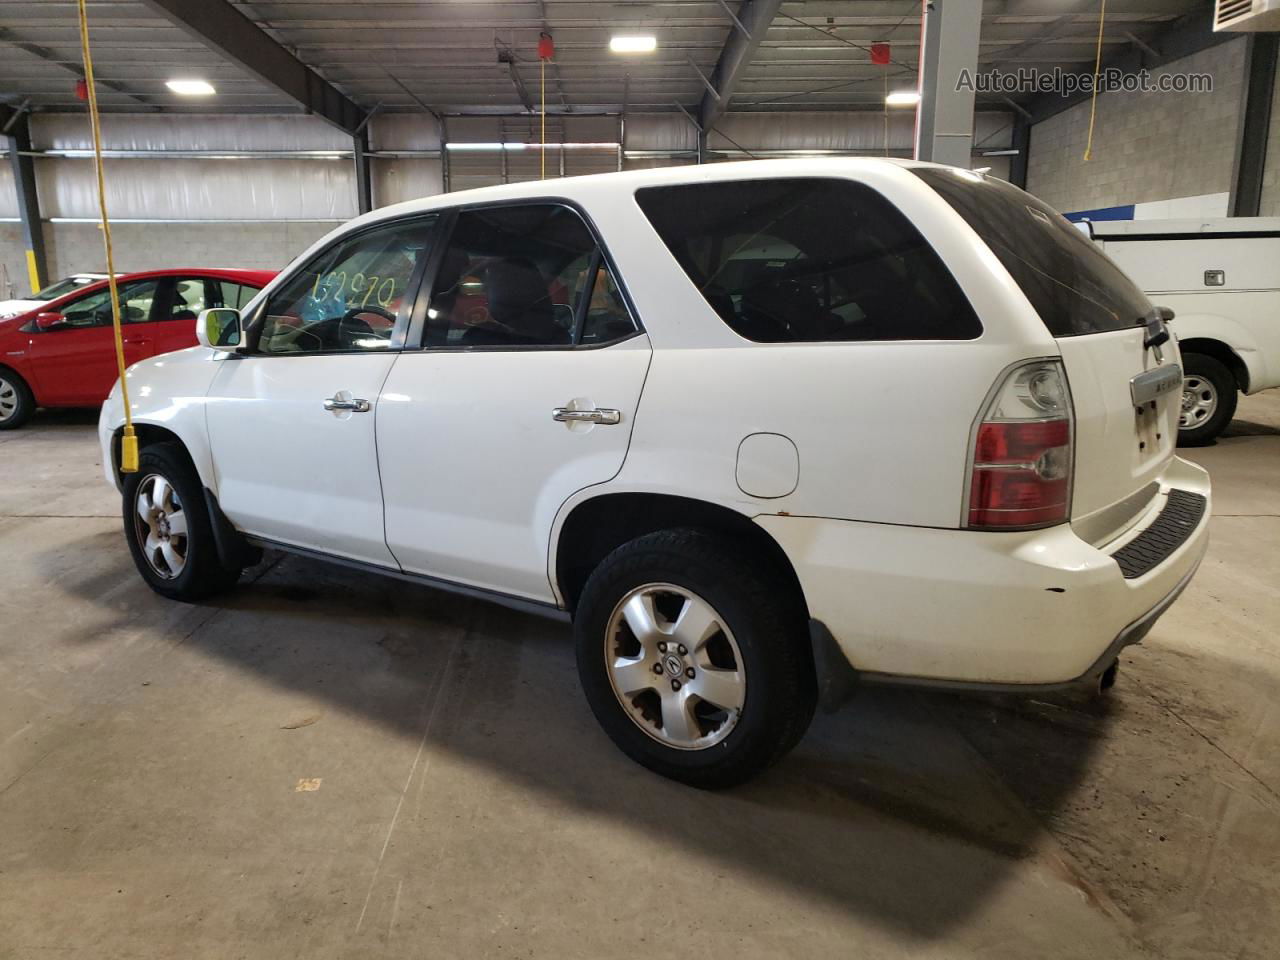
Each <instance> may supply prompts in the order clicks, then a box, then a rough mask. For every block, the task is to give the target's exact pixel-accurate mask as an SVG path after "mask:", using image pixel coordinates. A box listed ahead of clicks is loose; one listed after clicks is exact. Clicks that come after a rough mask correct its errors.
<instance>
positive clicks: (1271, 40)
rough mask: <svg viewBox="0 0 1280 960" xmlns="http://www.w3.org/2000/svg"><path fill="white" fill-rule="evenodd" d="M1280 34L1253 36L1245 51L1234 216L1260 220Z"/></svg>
mask: <svg viewBox="0 0 1280 960" xmlns="http://www.w3.org/2000/svg"><path fill="white" fill-rule="evenodd" d="M1278 52H1280V34H1276V33H1251V34H1249V46H1248V48H1247V50H1246V51H1245V64H1244V89H1243V91H1242V92H1241V105H1240V122H1239V124H1238V126H1237V128H1236V155H1235V164H1234V167H1233V170H1232V176H1231V203H1230V207H1229V209H1230V211H1231V216H1233V217H1256V216H1257V215H1258V212H1259V210H1260V209H1261V204H1262V175H1263V172H1264V169H1265V167H1266V162H1267V134H1268V132H1269V131H1270V129H1271V111H1272V109H1273V104H1272V102H1271V101H1272V100H1273V98H1274V95H1275V89H1276V57H1277V53H1278Z"/></svg>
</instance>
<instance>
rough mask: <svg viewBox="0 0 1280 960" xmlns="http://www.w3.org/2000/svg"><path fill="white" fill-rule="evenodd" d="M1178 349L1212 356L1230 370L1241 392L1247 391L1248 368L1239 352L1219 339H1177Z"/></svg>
mask: <svg viewBox="0 0 1280 960" xmlns="http://www.w3.org/2000/svg"><path fill="white" fill-rule="evenodd" d="M1178 349H1179V350H1180V351H1181V352H1183V353H1203V354H1204V355H1205V356H1207V357H1213V359H1215V360H1217V361H1218V362H1219V363H1221V364H1222V365H1223V366H1224V367H1226V368H1227V369H1228V370H1230V371H1231V376H1233V377H1235V380H1236V386H1238V387H1239V388H1240V391H1241V392H1242V393H1247V392H1248V391H1249V368H1248V367H1246V366H1245V364H1244V361H1243V360H1241V359H1240V356H1239V354H1237V353H1236V352H1235V351H1234V350H1232V349H1231V348H1230V347H1229V346H1227V345H1226V344H1225V343H1223V342H1222V341H1221V340H1211V339H1210V338H1208V337H1192V338H1191V339H1190V340H1179V341H1178Z"/></svg>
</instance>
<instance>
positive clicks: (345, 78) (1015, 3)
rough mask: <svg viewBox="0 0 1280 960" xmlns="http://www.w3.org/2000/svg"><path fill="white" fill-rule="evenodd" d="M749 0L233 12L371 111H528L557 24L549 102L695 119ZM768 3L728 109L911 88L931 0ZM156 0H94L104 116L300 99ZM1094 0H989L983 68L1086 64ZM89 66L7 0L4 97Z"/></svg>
mask: <svg viewBox="0 0 1280 960" xmlns="http://www.w3.org/2000/svg"><path fill="white" fill-rule="evenodd" d="M189 2H190V3H191V4H192V6H193V7H195V6H197V5H200V4H209V5H210V6H213V5H215V4H222V2H223V0H189ZM751 2H752V0H748V2H747V3H743V2H742V0H726V2H725V3H722V2H720V0H653V2H648V0H631V2H615V3H604V2H600V0H507V2H469V0H411V2H406V0H401V2H395V0H368V2H352V0H270V2H252V3H249V2H233V3H232V4H231V6H232V7H234V8H235V10H237V11H239V12H240V13H241V14H243V15H244V17H246V18H248V19H249V20H250V21H252V22H253V23H254V24H256V25H257V26H258V27H260V28H261V29H262V30H263V31H265V32H266V33H267V34H268V35H269V36H270V37H271V38H273V39H274V40H275V41H276V42H277V43H278V44H279V45H280V46H281V47H283V48H284V49H285V50H287V51H288V52H290V53H292V54H293V56H295V57H296V58H297V59H298V60H300V61H302V63H304V64H306V65H307V66H309V67H310V68H311V69H312V70H314V71H315V73H316V74H318V75H319V76H320V77H322V78H323V79H324V80H327V81H328V82H329V84H331V85H332V86H333V87H334V88H336V89H337V90H338V91H340V92H341V93H342V94H345V96H346V97H347V98H348V99H349V100H351V101H353V102H354V104H355V105H357V106H358V107H359V108H361V109H362V110H364V111H368V110H371V109H374V108H375V107H376V108H377V109H379V110H382V111H387V112H416V111H421V110H423V109H430V110H432V111H434V112H437V113H449V114H482V113H520V112H527V109H528V106H527V105H528V104H535V105H536V104H537V103H538V101H539V99H540V83H541V81H542V78H541V76H540V67H541V65H540V63H539V59H538V40H539V35H540V34H541V33H543V32H546V33H549V34H551V35H552V37H553V38H554V42H555V57H554V59H553V60H552V61H551V62H550V63H549V64H548V65H547V68H546V75H545V84H546V87H545V89H546V102H547V107H548V110H549V111H551V112H574V113H578V112H581V113H593V112H595V113H599V112H619V111H624V112H654V111H676V110H678V109H681V108H683V109H685V110H688V111H691V112H694V113H696V111H697V108H698V104H699V102H700V101H701V100H702V99H703V97H704V94H705V93H706V91H707V89H708V83H709V82H710V79H711V78H713V77H714V76H715V73H714V71H715V70H716V66H717V63H718V62H720V61H721V58H722V55H723V53H724V51H725V50H726V47H727V46H731V45H732V44H734V43H735V39H734V38H735V35H736V36H737V37H738V38H739V39H738V41H737V42H738V43H739V45H741V43H742V41H743V40H744V39H745V38H746V37H747V36H748V34H749V33H751V31H750V30H749V29H747V26H746V25H745V24H744V25H743V26H739V25H738V24H737V23H735V17H737V18H739V19H740V21H747V22H749V18H748V16H747V13H746V11H747V10H748V8H749V7H750V5H751ZM754 2H755V3H757V4H760V5H761V7H763V8H764V9H765V10H767V11H769V12H771V13H773V15H772V17H771V18H768V17H766V18H765V20H764V22H765V23H766V24H767V26H765V27H764V28H763V30H759V31H755V36H754V38H753V42H752V44H751V46H750V47H749V53H748V56H747V58H746V60H745V63H744V65H743V67H742V68H741V70H739V71H738V72H737V75H736V77H735V78H734V82H733V84H732V91H731V95H730V102H729V106H728V108H729V109H732V110H734V111H749V110H753V111H794V110H871V109H874V110H879V109H882V107H883V104H884V95H885V89H886V87H888V88H890V89H897V88H906V87H914V86H915V76H916V69H917V63H918V41H919V33H920V0H783V2H782V3H781V4H777V3H773V4H770V3H767V2H764V0H754ZM168 5H169V6H173V4H172V3H171V4H168ZM177 5H178V6H182V4H181V3H179V4H177ZM1206 6H1207V4H1206V3H1205V2H1204V0H1110V2H1109V3H1108V5H1107V12H1106V31H1105V36H1104V40H1103V44H1104V48H1103V49H1104V56H1107V55H1109V54H1111V53H1114V52H1118V51H1122V50H1124V49H1126V48H1131V47H1132V46H1133V45H1137V46H1138V47H1140V48H1143V49H1149V48H1152V45H1153V44H1154V45H1155V47H1156V48H1158V45H1159V38H1160V36H1161V31H1162V30H1163V29H1166V28H1168V27H1169V25H1170V24H1171V23H1172V22H1173V21H1175V20H1177V19H1178V18H1179V17H1180V16H1182V15H1183V14H1186V13H1188V12H1191V11H1203V10H1204V9H1205V8H1206ZM156 7H157V5H156V4H154V3H151V4H148V3H145V2H133V0H100V2H91V3H90V4H89V13H90V33H91V37H92V42H93V49H94V63H95V68H96V74H97V77H98V80H99V90H100V92H99V100H100V103H101V105H102V108H103V109H104V110H110V111H117V112H126V111H127V112H137V111H141V110H160V111H173V112H182V113H193V112H219V113H252V112H264V113H279V112H292V111H296V110H299V109H300V108H299V106H298V103H297V102H296V100H294V99H290V98H289V97H288V96H285V95H284V94H282V93H281V92H280V91H279V90H278V89H276V88H274V87H273V86H271V85H269V84H267V83H265V82H264V81H263V80H262V79H260V78H259V77H258V76H255V75H254V73H253V72H250V71H249V70H247V69H245V68H244V67H242V66H241V65H238V64H236V63H235V62H233V61H232V60H231V59H229V58H226V57H224V56H222V55H220V54H219V53H217V52H215V50H214V49H213V47H211V46H210V45H208V44H206V43H204V42H201V40H200V39H198V38H197V37H196V36H194V35H192V33H191V32H190V31H188V30H184V29H182V28H181V27H180V26H179V25H177V24H175V23H174V22H173V20H172V19H170V18H167V17H165V16H164V15H162V14H161V13H160V12H158V10H157V9H156ZM775 7H776V12H775V11H774V10H773V8H775ZM1098 8H1099V3H1098V2H1097V0H1091V2H1084V3H1081V2H1076V0H985V2H984V3H983V25H982V46H981V54H980V56H981V66H982V67H983V68H984V69H989V68H994V67H999V68H1001V69H1004V70H1014V69H1017V68H1019V67H1031V68H1034V69H1037V70H1051V69H1053V68H1054V67H1061V68H1062V69H1063V70H1065V71H1068V72H1082V71H1088V70H1090V69H1092V64H1093V59H1094V53H1095V44H1096V42H1097V33H1098ZM757 12H759V11H757ZM632 33H645V34H652V35H654V36H655V37H656V39H657V44H658V45H657V49H656V51H654V52H653V53H651V54H632V55H621V54H616V53H612V52H611V51H610V49H609V38H610V36H611V35H614V34H632ZM878 42H888V43H889V44H890V49H891V56H892V61H891V63H890V64H889V65H888V66H877V65H874V64H872V63H871V58H870V51H869V49H868V48H869V46H870V44H872V43H878ZM1156 52H1157V53H1158V49H1157V50H1156ZM80 73H81V66H80V50H79V41H78V34H77V23H76V4H75V3H74V2H69V0H42V2H38V3H32V2H30V0H0V100H2V101H4V102H8V103H11V104H21V103H28V104H29V106H30V107H31V108H32V109H36V110H52V111H60V110H79V109H82V105H81V104H80V103H79V101H77V99H76V97H75V82H76V79H77V78H78V77H79V76H80ZM188 77H198V78H201V79H205V80H208V81H209V82H211V83H212V84H213V85H214V86H215V87H216V88H217V94H216V96H214V97H211V98H208V99H202V100H194V99H189V98H184V97H180V96H178V95H176V94H173V93H171V92H170V91H169V90H168V89H167V88H166V87H165V81H166V80H170V79H174V78H188ZM1014 99H1020V98H1017V97H1015V98H1014ZM997 106H1000V107H1006V108H1007V102H1006V101H1005V100H1004V98H1003V97H1001V96H999V95H986V96H984V95H980V96H979V108H982V107H997Z"/></svg>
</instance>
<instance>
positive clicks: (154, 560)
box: [134, 473, 188, 580]
mask: <svg viewBox="0 0 1280 960" xmlns="http://www.w3.org/2000/svg"><path fill="white" fill-rule="evenodd" d="M134 526H135V528H136V530H137V534H138V544H139V546H140V547H141V548H142V555H143V556H145V557H146V558H147V563H148V564H149V565H150V566H151V569H152V570H153V571H155V573H156V575H157V576H159V577H161V578H163V579H165V580H175V579H177V578H178V577H179V576H181V574H182V571H183V569H184V568H185V567H186V565H187V544H188V541H187V515H186V513H185V512H184V511H183V509H182V501H181V500H180V499H179V498H178V493H177V491H176V490H174V489H173V484H171V483H170V482H169V481H168V480H166V479H165V478H164V477H162V476H161V475H160V474H158V473H152V474H148V475H147V476H146V477H144V478H143V479H142V482H141V483H140V484H138V494H137V499H136V502H135V513H134Z"/></svg>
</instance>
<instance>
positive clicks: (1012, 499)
mask: <svg viewBox="0 0 1280 960" xmlns="http://www.w3.org/2000/svg"><path fill="white" fill-rule="evenodd" d="M1073 433H1074V424H1073V422H1072V409H1071V394H1070V392H1069V391H1068V390H1067V377H1066V374H1065V373H1064V371H1063V369H1062V364H1061V362H1059V361H1057V360H1035V361H1033V362H1031V363H1025V364H1022V365H1021V366H1018V367H1015V368H1014V369H1013V370H1011V371H1010V372H1009V373H1008V374H1006V375H1005V377H1004V379H1003V380H1002V381H1001V383H1000V385H999V387H998V388H997V389H996V391H995V396H994V398H993V399H992V400H991V402H990V403H989V404H988V405H987V409H986V410H985V411H984V412H983V414H982V420H981V421H980V422H979V424H978V429H977V432H976V433H975V435H974V441H973V454H972V456H973V466H972V471H971V474H970V479H969V522H968V525H969V527H970V528H971V529H974V530H1011V529H1027V528H1030V527H1047V526H1051V525H1052V524H1055V523H1063V522H1064V521H1066V519H1067V517H1068V516H1069V515H1070V510H1071V470H1072V463H1073V461H1074V453H1073V450H1072V436H1073Z"/></svg>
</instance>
